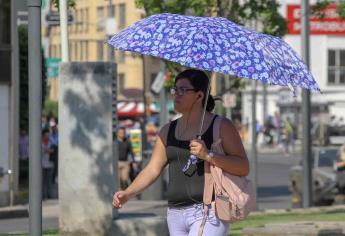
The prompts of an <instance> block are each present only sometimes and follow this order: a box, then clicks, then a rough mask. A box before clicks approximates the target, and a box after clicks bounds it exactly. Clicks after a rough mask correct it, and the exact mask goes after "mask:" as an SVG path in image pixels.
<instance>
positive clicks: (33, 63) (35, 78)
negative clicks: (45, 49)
mask: <svg viewBox="0 0 345 236" xmlns="http://www.w3.org/2000/svg"><path fill="white" fill-rule="evenodd" d="M27 6H28V12H29V28H28V47H29V111H30V112H29V140H30V142H29V156H30V162H29V228H30V235H32V236H39V235H42V164H41V115H42V107H41V104H42V73H41V70H42V60H41V1H40V0H28V1H27Z"/></svg>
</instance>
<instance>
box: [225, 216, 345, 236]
mask: <svg viewBox="0 0 345 236" xmlns="http://www.w3.org/2000/svg"><path fill="white" fill-rule="evenodd" d="M344 219H345V212H344V211H336V210H335V211H333V212H332V211H327V212H315V213H303V212H301V213H282V214H267V215H257V216H249V217H248V218H247V219H246V220H244V221H238V222H235V223H233V224H232V225H231V230H230V234H229V236H235V235H242V230H243V229H244V228H249V227H261V226H264V225H265V224H273V223H291V222H301V221H344Z"/></svg>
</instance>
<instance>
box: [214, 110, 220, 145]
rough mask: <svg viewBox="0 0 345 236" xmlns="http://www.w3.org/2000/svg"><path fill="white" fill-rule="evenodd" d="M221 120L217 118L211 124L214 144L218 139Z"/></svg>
mask: <svg viewBox="0 0 345 236" xmlns="http://www.w3.org/2000/svg"><path fill="white" fill-rule="evenodd" d="M221 121H222V118H221V117H219V116H217V117H216V119H215V121H214V123H213V142H216V141H217V140H218V139H219V138H220V124H221Z"/></svg>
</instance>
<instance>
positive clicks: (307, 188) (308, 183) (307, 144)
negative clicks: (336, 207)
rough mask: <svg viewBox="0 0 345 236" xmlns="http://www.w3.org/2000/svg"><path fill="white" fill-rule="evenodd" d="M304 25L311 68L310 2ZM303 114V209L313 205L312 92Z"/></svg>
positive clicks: (305, 94)
mask: <svg viewBox="0 0 345 236" xmlns="http://www.w3.org/2000/svg"><path fill="white" fill-rule="evenodd" d="M301 10H302V11H301V25H302V31H301V33H302V58H303V59H304V62H305V63H306V65H307V67H309V64H310V63H309V1H308V0H302V7H301ZM302 114H303V139H302V143H303V167H304V168H303V170H304V171H303V207H310V206H311V204H312V201H311V199H312V196H311V193H312V190H311V189H312V174H311V136H310V130H311V123H310V92H309V90H306V89H304V90H303V92H302Z"/></svg>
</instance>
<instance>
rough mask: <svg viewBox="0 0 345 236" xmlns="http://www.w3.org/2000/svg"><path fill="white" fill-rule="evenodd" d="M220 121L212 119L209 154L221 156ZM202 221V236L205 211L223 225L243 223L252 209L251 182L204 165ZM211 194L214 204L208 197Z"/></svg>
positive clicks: (207, 164) (200, 229) (253, 192)
mask: <svg viewBox="0 0 345 236" xmlns="http://www.w3.org/2000/svg"><path fill="white" fill-rule="evenodd" d="M221 120H222V119H221V118H220V117H216V119H215V121H214V125H213V140H214V141H215V142H214V143H213V144H212V146H211V150H212V151H214V152H215V153H218V154H224V150H223V147H222V140H221V139H220V136H219V132H220V123H221ZM204 163H205V164H204V168H205V185H204V196H203V202H204V217H203V220H202V223H201V225H200V228H199V234H198V235H202V232H203V227H204V225H205V222H206V218H207V214H208V208H209V206H210V205H212V207H214V209H215V213H216V216H217V217H218V218H219V219H220V220H222V221H226V222H230V223H232V222H235V221H238V220H243V219H245V218H246V217H247V216H248V214H249V213H250V212H251V211H253V210H255V209H256V196H255V195H256V194H255V189H254V187H253V184H252V182H251V181H250V180H249V179H248V178H247V177H244V176H235V175H232V174H229V173H227V172H225V171H223V170H222V169H221V168H219V167H217V166H215V165H210V163H209V162H206V161H205V162H204ZM213 193H214V201H212V196H213Z"/></svg>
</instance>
